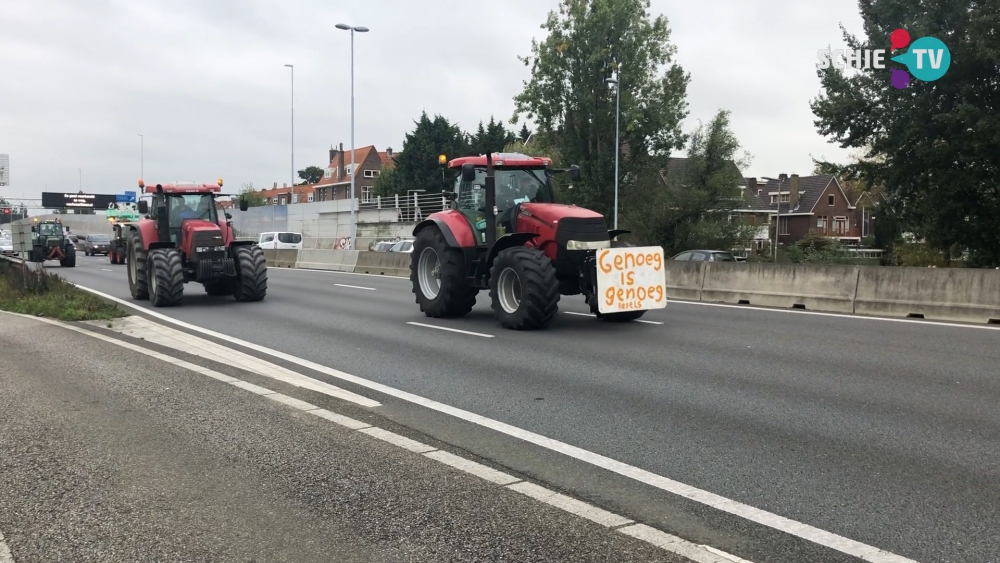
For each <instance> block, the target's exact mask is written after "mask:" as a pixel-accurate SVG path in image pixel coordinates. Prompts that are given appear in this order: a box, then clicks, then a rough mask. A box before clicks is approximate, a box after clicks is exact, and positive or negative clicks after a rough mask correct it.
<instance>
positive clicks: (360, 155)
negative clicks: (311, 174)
mask: <svg viewBox="0 0 1000 563" xmlns="http://www.w3.org/2000/svg"><path fill="white" fill-rule="evenodd" d="M372 151H374V152H375V154H376V156H378V157H379V158H380V159H381V154H380V153H379V152H378V151H377V150H376V149H375V145H368V146H364V147H359V148H356V149H354V165H355V166H357V167H358V168H359V169H360V168H361V165H362V164H364V162H365V160H367V159H368V155H369V154H370V153H371V152H372ZM350 165H351V153H350V151H344V167H345V168H346V167H348V166H350ZM327 168H333V169H334V170H337V161H336V160H331V161H330V164H329V165H328V166H327ZM350 178H351V177H350V176H347V175H345V176H344V177H340V176H338V175H337V174H336V173H334V174H333V175H331V176H330V177H329V178H320V181H319V182H318V183H316V184H315V185H314V186H313V187H314V188H323V187H329V186H334V185H338V184H343V183H344V182H350V181H351V180H350Z"/></svg>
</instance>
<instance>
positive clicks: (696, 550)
mask: <svg viewBox="0 0 1000 563" xmlns="http://www.w3.org/2000/svg"><path fill="white" fill-rule="evenodd" d="M616 531H618V532H621V533H623V534H625V535H626V536H631V537H633V538H636V539H639V540H642V541H645V542H648V543H651V544H653V545H655V546H656V547H659V548H661V549H665V550H667V551H672V552H674V553H676V554H678V555H682V556H684V557H687V558H688V559H691V560H693V561H697V562H698V563H732V562H733V561H742V560H741V559H739V558H734V557H733V556H729V557H726V556H720V555H718V554H716V553H713V552H712V551H708V550H706V549H704V547H703V546H700V545H697V544H693V543H691V542H689V541H686V540H684V539H681V538H679V537H677V536H673V535H670V534H668V533H666V532H661V531H660V530H657V529H656V528H651V527H649V526H647V525H645V524H633V525H631V526H625V527H624V528H618V530H616ZM726 555H728V554H726ZM747 563H749V562H747Z"/></svg>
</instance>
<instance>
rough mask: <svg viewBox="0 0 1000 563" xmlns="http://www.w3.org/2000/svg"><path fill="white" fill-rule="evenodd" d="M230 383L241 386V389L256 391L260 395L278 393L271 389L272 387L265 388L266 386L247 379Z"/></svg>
mask: <svg viewBox="0 0 1000 563" xmlns="http://www.w3.org/2000/svg"><path fill="white" fill-rule="evenodd" d="M229 384H230V385H232V386H233V387H239V388H240V389H246V390H247V391H249V392H251V393H256V394H258V395H273V394H275V393H276V391H271V390H270V389H265V388H263V387H261V386H259V385H254V384H253V383H248V382H246V381H243V380H242V379H240V380H237V381H230V382H229Z"/></svg>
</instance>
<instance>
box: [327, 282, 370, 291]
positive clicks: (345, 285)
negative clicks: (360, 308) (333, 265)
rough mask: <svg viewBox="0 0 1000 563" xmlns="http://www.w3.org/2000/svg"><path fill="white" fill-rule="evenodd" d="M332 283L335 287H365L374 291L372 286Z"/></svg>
mask: <svg viewBox="0 0 1000 563" xmlns="http://www.w3.org/2000/svg"><path fill="white" fill-rule="evenodd" d="M333 285H335V286H337V287H349V288H351V289H367V290H368V291H375V288H374V287H361V286H360V285H347V284H344V283H335V284H333Z"/></svg>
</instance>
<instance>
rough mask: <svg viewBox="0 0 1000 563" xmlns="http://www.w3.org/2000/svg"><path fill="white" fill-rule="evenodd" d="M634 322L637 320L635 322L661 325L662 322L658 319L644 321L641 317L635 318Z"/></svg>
mask: <svg viewBox="0 0 1000 563" xmlns="http://www.w3.org/2000/svg"><path fill="white" fill-rule="evenodd" d="M635 322H637V323H646V324H648V325H661V324H663V323H661V322H660V321H646V320H643V319H636V320H635Z"/></svg>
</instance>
